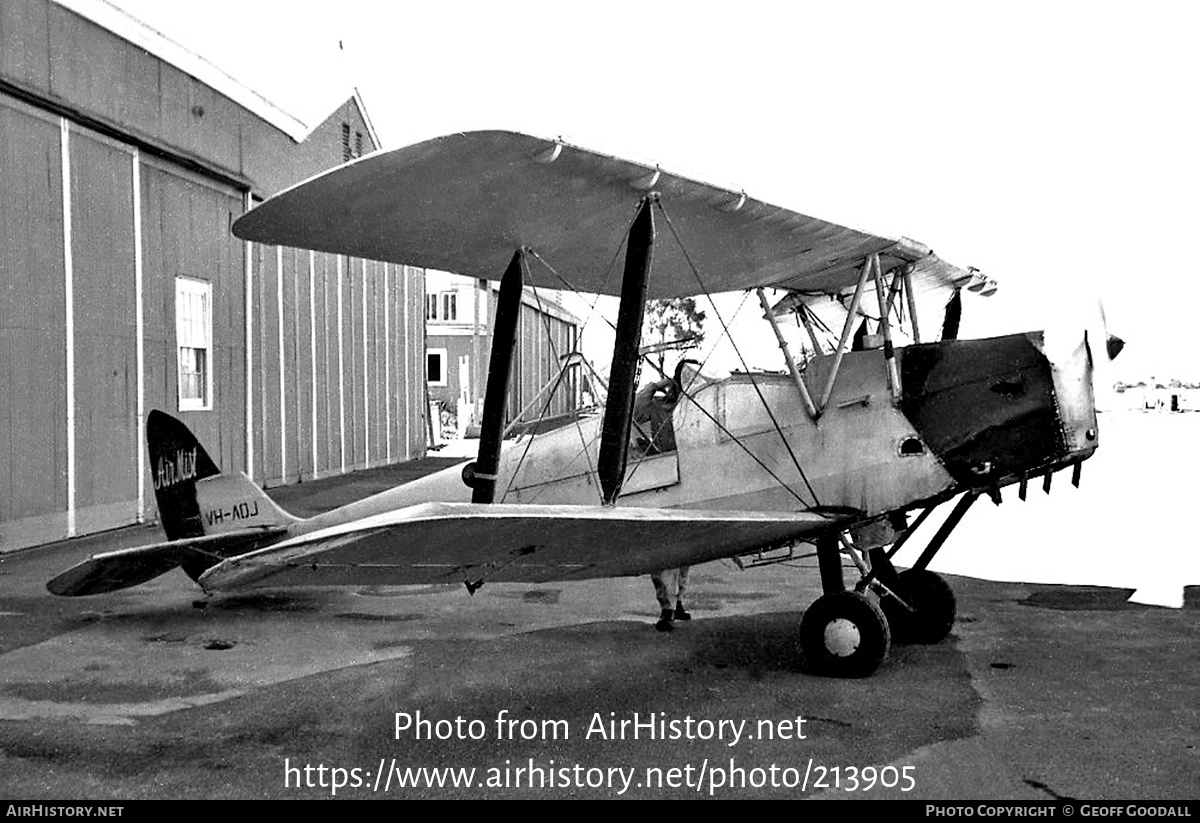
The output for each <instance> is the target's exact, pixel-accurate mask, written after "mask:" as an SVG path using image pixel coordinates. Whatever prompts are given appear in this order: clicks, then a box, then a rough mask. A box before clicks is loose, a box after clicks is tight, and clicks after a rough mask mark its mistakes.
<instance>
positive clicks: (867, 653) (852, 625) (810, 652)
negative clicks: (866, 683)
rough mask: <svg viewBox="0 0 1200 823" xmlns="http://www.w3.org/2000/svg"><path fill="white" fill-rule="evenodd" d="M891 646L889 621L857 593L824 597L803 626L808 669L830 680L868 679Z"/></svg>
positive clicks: (839, 593)
mask: <svg viewBox="0 0 1200 823" xmlns="http://www.w3.org/2000/svg"><path fill="white" fill-rule="evenodd" d="M890 645H891V633H890V632H889V631H888V622H887V618H885V617H884V616H883V612H882V611H881V610H880V608H879V606H878V605H877V604H876V603H875V601H874V600H872V599H870V598H869V597H867V596H866V595H862V594H859V593H858V592H847V591H841V592H833V593H831V594H825V595H822V596H821V597H820V598H818V599H817V601H816V602H815V603H813V604H812V605H811V606H809V607H808V611H806V612H805V613H804V619H803V620H802V621H801V622H800V649H801V651H803V652H804V659H805V661H806V662H807V663H808V666H809V668H810V669H811V670H812V671H813V672H814V673H816V674H820V675H825V676H827V677H866V676H867V675H869V674H871V673H872V672H874V671H875V669H877V668H879V664H880V663H882V662H883V659H884V658H885V657H887V653H888V647H889V646H890Z"/></svg>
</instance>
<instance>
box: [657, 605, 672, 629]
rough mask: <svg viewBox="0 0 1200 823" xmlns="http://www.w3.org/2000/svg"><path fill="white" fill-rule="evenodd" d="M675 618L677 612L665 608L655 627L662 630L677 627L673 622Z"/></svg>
mask: <svg viewBox="0 0 1200 823" xmlns="http://www.w3.org/2000/svg"><path fill="white" fill-rule="evenodd" d="M674 618H675V613H674V612H673V611H671V610H670V609H663V612H662V615H661V616H660V617H659V618H658V622H657V623H655V624H654V628H656V629H658V630H659V631H660V632H669V631H671V629H673V628H675V625H674V623H673V622H672V621H673V620H674Z"/></svg>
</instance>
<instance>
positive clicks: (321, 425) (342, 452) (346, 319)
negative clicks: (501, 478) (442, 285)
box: [252, 246, 425, 484]
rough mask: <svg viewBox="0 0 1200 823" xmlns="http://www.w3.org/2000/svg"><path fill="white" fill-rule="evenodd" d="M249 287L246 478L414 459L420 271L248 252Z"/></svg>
mask: <svg viewBox="0 0 1200 823" xmlns="http://www.w3.org/2000/svg"><path fill="white" fill-rule="evenodd" d="M254 283H255V285H254V288H255V300H254V304H255V313H254V317H253V318H252V323H253V329H254V340H255V347H256V350H255V357H254V375H253V380H252V386H253V391H254V398H253V403H254V408H255V410H256V411H255V415H254V420H255V424H254V431H255V452H254V477H255V479H257V480H259V481H260V482H265V483H267V484H277V483H291V482H296V481H298V480H307V479H312V478H314V477H324V476H326V475H329V474H338V473H341V472H343V471H352V470H355V469H362V468H367V467H370V466H380V465H383V464H386V463H394V462H397V461H402V460H411V459H413V458H415V457H419V456H421V455H422V454H423V453H424V448H425V427H424V417H423V415H422V414H421V412H422V410H423V406H422V397H420V396H418V392H417V391H416V390H415V388H414V383H415V381H418V380H420V376H421V375H423V374H424V371H423V367H422V363H421V358H423V356H424V352H423V349H422V347H421V340H422V331H423V328H424V314H423V305H424V299H425V291H424V286H423V272H422V271H421V270H419V269H412V268H409V267H406V266H398V265H395V264H391V263H386V264H385V263H381V262H377V261H369V260H368V261H364V260H360V259H357V258H347V257H339V256H336V255H330V254H324V253H319V252H307V251H301V250H296V249H280V248H277V247H264V246H255V247H254ZM281 344H282V347H281ZM417 385H419V384H417Z"/></svg>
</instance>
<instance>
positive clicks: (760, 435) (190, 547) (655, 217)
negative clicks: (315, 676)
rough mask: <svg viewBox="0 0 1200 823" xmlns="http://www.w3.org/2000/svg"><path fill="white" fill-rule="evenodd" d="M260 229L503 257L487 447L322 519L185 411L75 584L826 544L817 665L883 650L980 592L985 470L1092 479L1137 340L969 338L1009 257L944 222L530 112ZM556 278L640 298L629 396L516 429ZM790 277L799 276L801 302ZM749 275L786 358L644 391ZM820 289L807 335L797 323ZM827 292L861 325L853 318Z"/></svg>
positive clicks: (631, 323) (427, 146)
mask: <svg viewBox="0 0 1200 823" xmlns="http://www.w3.org/2000/svg"><path fill="white" fill-rule="evenodd" d="M233 232H234V234H235V235H236V236H238V237H239V238H242V239H244V240H247V241H253V242H256V243H263V244H270V245H279V246H291V247H298V248H304V249H313V250H316V251H322V252H329V253H333V254H345V255H352V256H355V257H360V258H364V259H372V260H384V261H391V262H396V263H403V264H409V265H414V266H421V267H425V268H432V269H443V270H447V271H453V272H456V273H458V274H462V275H466V276H469V277H473V278H480V279H490V280H496V279H499V292H498V298H497V302H496V309H495V317H494V319H493V326H492V334H491V337H492V350H491V357H490V361H489V362H490V365H489V373H488V382H487V388H486V395H485V399H484V408H483V415H482V423H481V433H480V441H479V453H478V457H477V458H476V459H475V460H474V461H472V462H470V463H468V464H466V465H464V466H461V467H454V468H450V469H446V470H443V471H441V472H438V473H435V474H432V475H430V476H427V477H424V478H422V479H420V480H417V481H414V482H411V483H407V484H405V485H402V486H398V487H396V488H394V489H391V490H388V491H385V492H383V493H381V494H377V495H375V496H373V497H369V498H366V499H364V500H360V501H358V502H355V503H351V504H349V505H346V506H343V507H341V508H339V509H335V510H333V511H329V512H326V513H324V514H320V515H317V516H315V517H312V518H308V519H300V518H297V517H294V516H292V515H290V514H288V513H287V512H285V511H283V510H282V509H280V508H279V507H278V506H277V505H275V504H274V503H273V502H272V501H271V500H270V498H268V497H267V496H266V494H265V493H263V491H262V490H261V489H260V488H258V487H257V486H256V485H255V484H254V483H253V482H251V480H250V479H249V478H248V477H246V476H245V475H244V474H241V473H237V474H233V473H231V474H223V473H221V470H220V469H219V468H218V467H217V466H216V465H215V464H214V463H213V461H212V460H211V458H210V457H209V456H208V454H207V453H206V452H205V450H204V448H203V446H202V445H201V444H200V443H198V442H197V441H196V439H195V437H194V436H193V435H192V434H191V432H190V431H188V429H187V428H186V427H185V426H184V425H183V424H182V423H180V422H179V421H177V420H176V419H174V418H173V417H171V416H170V415H168V414H166V413H163V412H159V411H155V412H152V413H151V414H150V415H149V416H148V419H147V426H146V429H147V431H146V437H147V441H148V447H149V452H150V465H151V467H152V469H153V472H154V480H155V482H154V486H155V495H156V498H157V503H158V510H159V514H160V517H161V521H162V525H163V528H164V530H165V532H166V537H167V541H166V542H163V543H159V544H155V545H151V546H141V547H136V548H130V549H125V550H120V551H114V552H109V553H105V554H99V555H96V556H94V557H92V558H91V559H89V560H87V561H85V562H83V563H81V564H79V565H77V566H75V567H74V568H71V569H69V570H68V571H66V572H64V573H62V574H61V575H59V576H58V577H56V578H54V579H53V580H52V581H50V583H49V584H48V588H49V589H50V591H51V592H53V593H55V594H60V595H89V594H98V593H102V592H109V591H113V590H116V589H120V588H125V587H128V586H133V585H136V584H139V583H142V582H144V581H147V580H149V579H151V578H154V577H156V576H158V575H160V574H163V573H165V572H168V571H170V570H172V569H174V568H176V567H182V569H183V570H184V571H185V572H186V573H187V574H188V575H189V576H191V577H192V579H194V580H195V581H196V582H197V583H198V584H199V585H200V586H201V587H202V588H203V589H204V590H205V591H206V592H226V591H233V590H244V589H248V588H255V587H280V586H311V585H320V586H327V585H364V584H366V585H403V584H428V583H445V582H462V583H465V584H466V586H467V588H468V590H469V591H472V592H473V591H475V590H476V589H477V588H478V587H479V586H481V585H482V584H483V583H485V582H505V581H508V582H533V583H542V582H547V581H557V580H582V579H587V578H599V577H610V576H624V575H643V574H647V573H650V572H655V571H658V570H661V569H666V568H673V567H676V566H680V565H684V564H696V563H703V562H706V561H710V560H716V559H720V558H734V559H735V560H738V562H739V563H743V564H755V563H769V562H772V561H774V560H782V559H788V558H791V557H793V556H794V555H793V551H794V547H796V546H797V545H798V544H800V543H810V544H813V545H815V547H816V556H817V565H818V568H819V572H820V580H821V586H822V589H823V592H824V593H823V594H822V595H821V596H820V597H819V598H818V599H817V600H816V601H815V602H814V603H813V604H812V605H811V606H809V608H808V609H807V611H806V612H805V614H804V617H803V619H802V621H801V624H800V627H799V639H800V646H801V650H802V653H803V655H804V658H805V662H806V665H807V666H808V668H809V669H810V670H811V671H813V672H816V673H820V674H827V675H834V676H850V677H855V676H865V675H868V674H870V673H871V672H873V671H874V670H875V669H876V668H877V667H878V666H879V665H880V663H881V662H882V661H883V660H884V659H885V657H886V655H887V653H888V649H889V646H890V644H891V642H893V640H894V641H896V642H916V643H936V642H938V641H940V640H942V639H943V638H945V637H946V636H947V635H948V634H949V633H950V631H951V628H952V626H953V624H954V620H955V614H956V607H955V601H954V595H953V593H952V592H951V590H950V588H949V586H948V585H947V584H946V582H945V581H944V580H943V579H942V578H941V577H940V576H938V575H937V574H936V573H934V572H932V571H930V570H929V569H928V566H929V563H930V561H931V560H932V559H933V557H934V556H935V554H936V553H937V552H938V550H939V549H940V548H941V547H942V546H943V545H944V543H945V542H946V539H947V537H948V536H949V535H950V533H951V531H952V530H953V529H954V528H955V526H956V525H957V524H958V522H959V521H960V520H961V519H962V517H963V515H964V514H965V513H966V511H967V509H968V508H969V507H970V506H971V504H972V503H973V502H974V501H975V500H976V499H977V498H978V497H980V496H981V495H984V494H988V495H991V496H992V497H993V498H995V499H997V500H998V499H999V495H1000V489H1001V488H1002V487H1003V486H1006V485H1010V484H1018V485H1019V488H1020V496H1021V498H1022V499H1024V497H1025V493H1026V488H1027V484H1028V483H1029V482H1030V480H1031V479H1033V478H1042V483H1043V485H1044V486H1045V488H1046V489H1047V490H1049V486H1050V482H1051V478H1052V476H1053V475H1054V474H1055V473H1056V472H1058V471H1060V470H1063V469H1068V468H1069V469H1071V470H1072V474H1073V480H1074V481H1075V482H1076V484H1078V480H1079V473H1080V466H1081V464H1082V462H1083V461H1084V460H1086V459H1087V458H1088V457H1090V456H1091V455H1092V454H1093V453H1094V452H1095V450H1096V448H1097V445H1098V439H1097V438H1098V433H1097V422H1096V411H1095V402H1094V392H1093V385H1092V377H1093V366H1094V362H1095V361H1096V360H1097V359H1098V358H1109V357H1111V356H1115V351H1116V350H1117V349H1119V345H1120V341H1119V340H1118V339H1117V338H1109V339H1107V340H1099V341H1097V340H1088V339H1087V336H1086V334H1084V333H1082V332H1081V333H1080V335H1079V337H1078V339H1077V341H1076V343H1075V344H1074V345H1073V346H1071V347H1067V349H1066V350H1065V353H1064V354H1060V355H1057V356H1054V357H1051V356H1050V355H1048V354H1047V348H1046V345H1045V341H1044V335H1043V334H1042V333H1041V332H1030V333H1021V334H1012V335H1007V336H1002V337H994V338H991V339H982V340H959V339H956V338H957V332H956V327H957V324H958V321H957V316H958V313H959V312H960V311H961V297H962V294H963V292H964V291H965V293H966V294H967V295H973V294H982V295H987V294H990V293H991V292H992V291H995V289H996V283H995V282H994V281H993V280H991V279H989V278H987V277H986V276H984V275H983V274H981V273H980V272H978V271H976V270H974V269H965V268H960V267H957V266H954V265H951V264H950V263H947V262H946V261H944V260H942V259H940V258H939V257H937V256H936V255H935V254H933V253H932V252H931V251H930V249H929V248H927V247H926V246H923V245H922V244H920V243H917V242H915V241H912V240H908V239H892V238H886V237H882V236H877V235H873V234H867V233H864V232H861V231H857V230H854V229H850V228H847V227H844V226H841V225H837V224H835V223H831V222H827V221H823V220H819V219H816V218H812V217H808V216H805V215H802V214H799V213H796V212H792V211H789V210H787V209H783V208H779V207H777V206H773V205H769V204H767V203H764V202H761V201H757V200H754V199H752V198H750V197H748V196H746V195H745V194H744V193H741V192H733V191H730V190H726V189H722V188H718V187H715V186H711V185H707V184H704V183H699V182H696V181H693V180H690V179H687V178H684V177H680V176H676V175H672V174H669V173H667V172H665V171H662V170H661V169H659V168H657V167H650V166H647V165H644V164H639V163H634V162H630V161H626V160H621V159H618V158H615V157H610V156H606V155H604V154H600V153H597V152H593V151H588V150H586V149H582V148H579V147H576V146H572V145H569V144H566V143H564V142H562V141H561V140H547V139H542V138H538V137H531V136H528V135H524V134H518V133H512V132H500V131H485V132H471V133H463V134H453V135H449V136H446V137H441V138H437V139H433V140H429V141H426V142H422V143H419V144H416V145H412V146H408V147H405V148H401V149H396V150H393V151H387V152H380V153H376V154H372V155H368V156H366V157H362V158H359V159H357V160H354V161H352V162H350V163H348V164H346V165H343V166H341V167H338V168H336V169H333V170H331V171H329V172H326V173H324V174H321V175H318V176H316V177H314V178H312V179H310V180H308V181H305V182H303V183H300V184H298V185H296V186H294V187H293V188H291V189H288V190H286V191H284V192H282V193H281V194H278V195H276V196H275V197H272V198H270V199H268V200H266V201H265V202H263V203H262V204H260V205H259V206H257V207H256V208H254V209H253V210H251V211H249V212H247V213H246V214H245V215H243V216H242V217H241V218H240V219H238V220H237V221H236V222H235V224H234V226H233ZM622 253H623V257H622ZM619 260H620V261H623V265H621V266H618V265H617V263H618V261H619ZM527 288H532V289H533V290H535V292H536V290H537V289H551V290H557V291H562V290H570V291H575V292H578V293H581V294H590V295H612V296H616V297H618V298H619V301H620V302H619V311H618V317H617V321H616V325H615V342H614V344H613V353H612V365H611V370H610V374H609V382H608V386H607V398H606V402H605V404H604V408H603V411H602V413H598V414H594V415H586V414H580V415H575V416H574V417H573V419H570V420H568V421H567V422H564V423H561V424H560V425H559V426H558V427H557V428H554V427H550V428H549V430H545V427H541V428H540V429H539V428H537V427H535V428H534V429H533V430H532V433H530V434H525V435H522V437H521V439H519V440H517V441H511V440H509V441H505V440H504V438H503V435H504V430H505V425H506V409H505V398H506V396H507V393H508V392H507V389H508V383H509V373H510V370H511V363H512V360H513V349H514V345H515V337H516V329H517V317H518V313H519V307H520V303H521V295H522V293H523V291H524V290H525V289H527ZM768 288H769V289H773V290H777V291H783V292H785V294H784V296H783V297H782V299H779V300H777V301H776V302H775V303H774V305H772V304H771V301H770V300H769V299H768V297H767V295H766V293H765V291H764V290H765V289H768ZM731 291H743V292H747V293H750V292H753V293H755V299H756V300H757V302H758V303H759V305H760V306H761V307H762V309H763V316H764V319H765V321H766V322H767V323H769V324H770V326H771V327H772V329H773V331H774V334H775V337H776V339H777V340H778V342H779V344H780V347H781V349H782V350H783V356H784V361H785V363H786V366H787V369H786V371H785V372H783V373H774V374H772V373H763V372H755V371H753V370H750V369H749V368H748V367H747V368H746V369H745V370H744V371H737V372H734V373H733V374H731V375H729V376H727V377H723V378H719V379H718V378H714V377H710V376H707V375H705V374H704V373H703V371H702V370H701V369H698V368H695V367H694V366H695V364H690V365H691V366H692V367H690V368H689V367H688V365H689V364H688V363H681V364H680V368H676V369H675V370H674V373H673V375H662V376H661V378H662V379H661V380H660V383H661V384H663V385H665V386H666V389H665V390H663V391H662V394H661V396H658V395H656V396H654V397H653V398H649V401H650V403H652V404H655V405H656V411H657V413H656V414H650V415H647V414H645V413H644V409H641V410H639V413H637V414H635V398H636V396H637V387H638V383H639V375H640V373H641V372H642V365H643V363H644V362H645V363H652V361H651V360H649V359H647V358H645V356H644V351H643V350H642V349H641V346H640V344H641V339H640V338H641V330H642V326H643V317H644V313H645V308H646V304H647V301H649V300H653V299H667V298H674V297H681V296H691V295H711V294H715V293H719V292H731ZM939 295H941V299H943V300H944V299H945V298H949V300H948V302H947V309H946V317H945V320H944V322H943V324H942V325H943V329H942V334H941V336H940V339H938V340H935V341H929V340H925V339H923V338H922V330H921V327H920V325H919V322H918V316H917V307H918V303H919V302H920V301H918V299H917V298H918V296H920V297H922V298H923V302H924V304H926V305H928V304H929V301H930V298H931V297H938V296H939ZM793 315H794V317H795V319H796V323H797V325H798V326H803V327H804V328H805V330H806V332H807V334H808V338H809V340H810V342H811V345H812V351H811V353H810V356H809V357H808V358H807V359H804V358H799V359H798V358H797V357H795V356H793V353H792V352H791V351H790V349H789V347H788V344H787V342H786V340H785V338H784V336H783V334H782V332H781V330H780V320H779V318H780V317H783V318H785V319H786V318H788V317H790V316H793ZM821 317H826V318H836V320H835V321H834V323H833V325H834V326H835V327H836V325H837V324H838V323H840V326H841V329H840V334H836V335H829V339H828V341H827V342H825V343H823V342H822V340H821V337H820V335H819V334H818V333H817V327H818V326H819V325H821V324H822V323H823V321H822V320H821ZM865 324H866V325H869V326H870V328H871V329H873V333H872V334H869V335H864V334H863V332H864V331H865V330H866V328H865ZM856 329H857V330H858V334H855V332H856ZM727 331H728V330H727ZM900 339H902V340H903V341H905V342H907V341H911V342H907V345H901V344H900V343H899V342H897V341H898V340H900ZM560 354H563V355H566V354H567V353H560ZM571 360H572V358H570V357H564V358H563V362H564V366H563V368H564V369H566V368H568V365H567V364H568V363H569V362H571ZM560 379H561V373H560ZM640 405H641V406H645V405H646V404H645V402H644V401H642V402H641V403H640ZM956 497H957V498H958V501H957V502H956V503H955V505H954V506H953V509H952V511H951V512H950V515H949V517H947V519H946V520H945V522H944V523H943V525H942V526H941V527H940V528H939V529H938V530H937V532H936V533H935V534H934V535H933V537H932V538H931V539H930V540H929V542H928V545H927V546H926V548H925V549H924V551H923V552H922V553H921V554H920V556H919V558H918V559H917V561H916V562H915V563H914V565H913V566H912V568H909V569H906V570H903V571H900V570H897V569H896V568H895V567H894V566H893V564H892V558H893V557H894V556H895V554H896V552H897V551H898V550H899V548H900V547H901V546H903V545H904V543H905V542H906V540H907V539H908V538H909V537H910V536H911V535H912V534H913V532H914V531H915V530H916V529H917V528H918V527H919V526H920V525H921V524H922V523H923V522H924V520H925V519H926V518H927V517H928V515H929V514H930V512H932V511H933V510H934V508H935V507H937V506H939V505H940V504H942V503H945V502H948V501H950V500H953V499H954V498H956ZM844 556H847V557H849V559H850V560H851V561H852V563H853V568H854V569H855V570H856V572H857V575H858V580H857V581H856V582H855V583H854V585H853V586H852V587H848V586H847V584H846V582H845V580H844V569H843V557H844Z"/></svg>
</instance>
